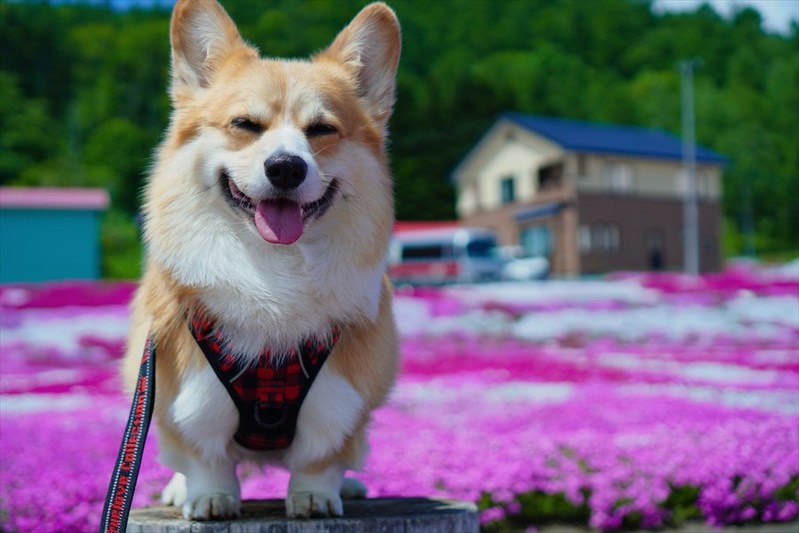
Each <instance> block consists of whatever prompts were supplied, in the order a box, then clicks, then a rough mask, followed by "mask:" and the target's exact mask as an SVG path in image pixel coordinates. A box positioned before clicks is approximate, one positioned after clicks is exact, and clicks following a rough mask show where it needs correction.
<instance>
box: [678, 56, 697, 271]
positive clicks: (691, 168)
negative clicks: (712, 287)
mask: <svg viewBox="0 0 799 533" xmlns="http://www.w3.org/2000/svg"><path fill="white" fill-rule="evenodd" d="M697 64H698V60H697V59H686V60H684V61H680V74H681V79H682V84H681V85H682V166H683V174H684V176H685V194H684V196H683V271H684V272H685V273H686V274H690V275H692V276H696V275H697V274H699V206H698V201H697V195H696V141H695V137H696V135H695V124H694V66H696V65H697Z"/></svg>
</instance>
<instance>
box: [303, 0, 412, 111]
mask: <svg viewBox="0 0 799 533" xmlns="http://www.w3.org/2000/svg"><path fill="white" fill-rule="evenodd" d="M401 42H402V41H401V37H400V26H399V21H398V20H397V16H396V15H395V14H394V11H393V10H392V9H391V8H390V7H388V6H387V5H386V4H383V3H380V2H377V3H374V4H370V5H368V6H366V7H365V8H363V9H362V10H361V12H360V13H358V15H357V16H356V17H355V18H354V19H353V20H352V22H350V24H349V25H348V26H347V27H346V28H344V29H343V30H342V31H341V33H339V34H338V36H337V37H336V39H335V40H334V41H333V44H331V45H330V47H329V48H328V49H327V50H325V51H323V52H322V53H321V54H319V56H317V57H318V58H323V59H331V60H334V61H336V62H338V63H340V64H341V65H342V66H343V67H344V68H345V69H346V70H347V71H349V72H350V75H352V76H353V78H354V80H355V83H356V85H357V88H358V95H359V96H361V97H363V98H365V99H366V100H367V102H368V103H369V106H370V108H371V110H372V115H373V116H374V117H375V118H376V119H377V120H378V121H380V122H382V123H383V124H385V123H386V122H388V118H389V117H390V116H391V111H392V108H393V107H394V91H395V84H396V82H395V77H396V74H397V65H398V64H399V57H400V48H401V46H402V44H401Z"/></svg>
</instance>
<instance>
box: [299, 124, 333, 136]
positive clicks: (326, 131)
mask: <svg viewBox="0 0 799 533" xmlns="http://www.w3.org/2000/svg"><path fill="white" fill-rule="evenodd" d="M335 133H338V130H337V129H336V127H335V126H332V125H330V124H325V123H324V122H317V123H315V124H311V125H310V126H308V127H307V128H305V135H307V136H308V137H321V136H323V135H333V134H335Z"/></svg>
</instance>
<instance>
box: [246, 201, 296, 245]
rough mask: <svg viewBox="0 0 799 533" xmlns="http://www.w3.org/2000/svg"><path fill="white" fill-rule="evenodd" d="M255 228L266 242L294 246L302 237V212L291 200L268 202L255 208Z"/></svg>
mask: <svg viewBox="0 0 799 533" xmlns="http://www.w3.org/2000/svg"><path fill="white" fill-rule="evenodd" d="M255 228H256V229H257V230H258V233H260V234H261V237H263V238H264V240H265V241H266V242H270V243H272V244H292V243H294V242H296V241H297V239H299V238H300V237H302V210H301V209H300V205H299V204H298V203H297V202H292V201H291V200H268V201H262V202H258V205H256V206H255Z"/></svg>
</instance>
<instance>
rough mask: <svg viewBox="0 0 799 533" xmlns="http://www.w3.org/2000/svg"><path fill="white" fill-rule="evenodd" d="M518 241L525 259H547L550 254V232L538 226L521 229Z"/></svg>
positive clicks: (544, 226)
mask: <svg viewBox="0 0 799 533" xmlns="http://www.w3.org/2000/svg"><path fill="white" fill-rule="evenodd" d="M519 240H520V241H521V245H522V250H523V251H524V256H525V257H547V258H548V257H549V254H550V252H552V231H551V230H550V229H549V226H548V225H544V224H539V225H535V226H528V227H526V228H522V231H521V235H520V238H519Z"/></svg>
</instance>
